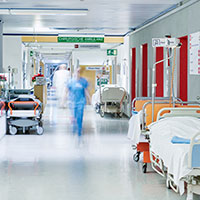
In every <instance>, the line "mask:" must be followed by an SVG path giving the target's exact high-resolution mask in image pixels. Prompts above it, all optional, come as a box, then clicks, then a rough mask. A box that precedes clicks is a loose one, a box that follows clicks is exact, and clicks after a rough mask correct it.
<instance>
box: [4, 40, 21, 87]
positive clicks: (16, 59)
mask: <svg viewBox="0 0 200 200" xmlns="http://www.w3.org/2000/svg"><path fill="white" fill-rule="evenodd" d="M8 66H10V67H11V68H17V69H18V70H17V71H18V72H17V73H16V74H15V75H14V85H15V86H16V88H22V41H21V37H20V36H4V37H3V70H4V72H7V71H8Z"/></svg>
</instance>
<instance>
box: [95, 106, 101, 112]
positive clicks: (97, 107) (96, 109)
mask: <svg viewBox="0 0 200 200" xmlns="http://www.w3.org/2000/svg"><path fill="white" fill-rule="evenodd" d="M95 111H96V113H100V106H99V105H98V104H96V106H95Z"/></svg>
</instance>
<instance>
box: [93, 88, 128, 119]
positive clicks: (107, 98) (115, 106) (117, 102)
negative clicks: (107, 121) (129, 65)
mask: <svg viewBox="0 0 200 200" xmlns="http://www.w3.org/2000/svg"><path fill="white" fill-rule="evenodd" d="M126 97H127V93H126V91H125V89H124V88H123V87H119V86H117V85H112V84H110V85H104V86H101V87H100V89H98V90H97V91H96V93H95V94H94V95H93V97H92V104H93V106H94V107H95V108H96V111H97V112H98V113H100V115H101V117H104V114H105V113H112V114H114V115H115V116H117V115H119V116H120V117H122V115H123V110H122V107H123V103H124V101H125V99H126Z"/></svg>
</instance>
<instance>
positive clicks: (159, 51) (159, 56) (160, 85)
mask: <svg viewBox="0 0 200 200" xmlns="http://www.w3.org/2000/svg"><path fill="white" fill-rule="evenodd" d="M163 58H164V52H163V47H157V48H156V62H157V61H160V60H163ZM156 84H157V87H156V97H163V95H164V92H163V90H164V63H163V62H162V63H159V64H157V65H156Z"/></svg>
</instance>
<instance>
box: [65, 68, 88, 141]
mask: <svg viewBox="0 0 200 200" xmlns="http://www.w3.org/2000/svg"><path fill="white" fill-rule="evenodd" d="M80 72H81V68H78V69H77V70H76V73H75V76H74V77H73V78H72V79H71V80H70V81H69V82H68V84H67V93H68V96H69V106H70V109H71V111H72V115H73V134H76V133H78V143H79V144H80V142H81V136H82V123H83V114H84V107H85V105H86V102H87V100H86V98H87V99H88V101H89V103H91V99H90V95H89V92H88V81H87V80H86V79H85V78H83V77H81V76H80Z"/></svg>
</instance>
